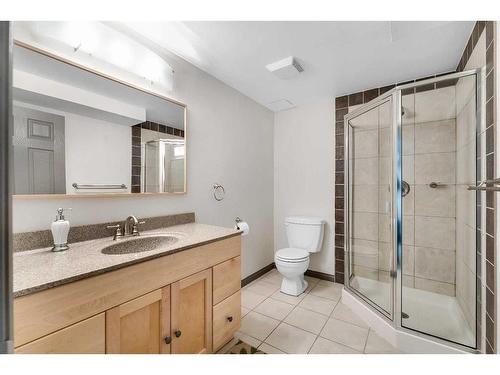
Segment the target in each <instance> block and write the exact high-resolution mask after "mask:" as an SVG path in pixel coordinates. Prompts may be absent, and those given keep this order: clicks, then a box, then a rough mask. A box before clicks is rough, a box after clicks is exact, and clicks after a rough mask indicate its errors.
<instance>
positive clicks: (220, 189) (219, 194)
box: [214, 183, 226, 202]
mask: <svg viewBox="0 0 500 375" xmlns="http://www.w3.org/2000/svg"><path fill="white" fill-rule="evenodd" d="M225 195H226V190H224V186H222V185H221V184H218V183H215V184H214V199H215V200H216V201H218V202H220V201H221V200H223V199H224V197H225Z"/></svg>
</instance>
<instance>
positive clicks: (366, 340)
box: [363, 327, 372, 354]
mask: <svg viewBox="0 0 500 375" xmlns="http://www.w3.org/2000/svg"><path fill="white" fill-rule="evenodd" d="M371 330H372V329H371V327H370V328H368V334H367V335H366V339H365V345H364V346H363V354H366V344H368V336H370V331H371Z"/></svg>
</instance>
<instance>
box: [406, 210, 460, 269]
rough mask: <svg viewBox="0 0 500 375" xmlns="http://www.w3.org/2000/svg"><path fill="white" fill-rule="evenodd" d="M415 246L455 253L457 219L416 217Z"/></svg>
mask: <svg viewBox="0 0 500 375" xmlns="http://www.w3.org/2000/svg"><path fill="white" fill-rule="evenodd" d="M415 246H421V247H431V248H435V249H442V250H451V251H455V218H446V217H430V216H415ZM453 268H455V266H454V265H453Z"/></svg>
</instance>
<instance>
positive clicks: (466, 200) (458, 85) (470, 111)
mask: <svg viewBox="0 0 500 375" xmlns="http://www.w3.org/2000/svg"><path fill="white" fill-rule="evenodd" d="M485 35H486V36H485ZM495 37H496V32H495V27H494V22H492V21H479V22H477V23H476V27H475V28H474V31H473V33H472V35H471V42H470V43H468V45H469V46H468V48H465V49H464V53H463V55H462V58H461V60H460V62H459V64H458V67H457V71H461V70H464V69H470V68H473V67H478V66H481V61H483V60H484V61H485V60H486V53H487V52H488V56H489V58H488V63H489V64H488V77H487V79H488V80H489V81H490V82H495V80H494V74H495V70H496V67H495V64H496V61H495V59H494V58H492V57H493V56H494V53H493V52H494V49H493V48H494V47H493V46H494V45H495V43H494V38H495ZM481 38H483V39H481ZM485 39H486V41H485V43H484V47H483V44H482V43H481V40H483V41H484V40H485ZM474 47H476V48H474ZM486 47H490V48H489V50H488V49H487V48H486ZM477 51H479V52H477ZM485 64H486V62H485ZM490 74H491V76H489V75H490ZM394 86H395V85H387V86H384V87H380V88H375V89H370V90H366V91H364V92H361V94H362V95H360V94H359V93H355V94H357V95H355V96H352V97H353V98H354V97H355V98H356V100H352V102H356V103H358V102H359V101H360V100H361V99H360V98H361V96H362V97H363V99H362V103H367V102H368V101H370V100H373V98H374V97H375V96H376V94H377V93H378V94H379V95H381V94H383V93H384V92H386V91H388V90H390V89H391V88H393V87H394ZM441 86H446V87H447V88H449V91H451V90H455V89H456V90H463V92H465V93H467V90H468V89H469V90H470V89H472V90H471V91H469V92H468V94H469V95H465V94H461V93H458V92H457V95H456V98H457V102H456V103H455V104H454V105H453V106H451V105H450V106H449V107H447V109H446V110H445V111H443V114H442V115H440V116H437V117H436V116H434V117H432V116H431V114H429V116H431V117H425V116H424V117H423V118H420V119H419V118H417V120H419V121H422V120H421V119H423V120H426V119H427V120H428V121H436V120H437V121H439V120H443V119H444V118H453V117H455V115H456V116H457V122H456V128H457V129H456V133H457V138H456V150H457V154H456V158H457V162H458V163H459V165H462V164H464V162H462V161H460V160H461V159H460V156H459V153H462V154H470V152H469V151H470V149H471V148H473V142H472V141H473V138H474V137H475V135H474V132H473V130H472V129H471V128H470V127H468V126H467V123H470V121H473V120H474V110H475V109H474V108H473V105H472V102H470V98H471V96H472V94H473V86H474V82H471V81H470V80H463V79H462V80H460V81H458V82H456V81H455V82H451V81H450V82H448V83H447V84H446V85H436V86H435V87H432V89H435V88H440V87H441ZM429 89H431V87H429ZM449 91H448V92H449ZM426 92H427V91H423V92H418V93H416V96H415V95H404V96H403V106H404V107H405V109H406V108H408V110H409V113H410V114H412V113H413V114H414V113H415V110H414V108H415V102H416V103H417V108H419V107H421V106H422V105H424V104H425V101H426V100H428V99H429V97H430V95H426ZM445 93H446V91H444V92H443V95H442V100H443V101H445V100H446V99H445V98H446V95H445ZM489 95H492V96H491V98H490V97H489ZM487 99H488V100H494V102H492V103H488V104H489V107H490V108H495V107H496V98H495V92H494V91H493V92H492V90H491V87H490V90H488V98H487ZM430 104H432V102H431V103H430ZM357 105H358V106H359V104H357ZM465 105H468V106H469V108H467V109H466V112H465V113H464V115H467V116H468V120H467V117H465V116H464V117H460V112H462V111H463V110H464V106H465ZM385 107H387V108H385ZM335 108H336V120H337V121H338V122H339V126H338V127H337V126H335V129H336V134H341V133H343V126H341V125H340V122H343V116H344V115H345V113H347V112H348V111H352V110H353V109H354V108H352V106H351V108H349V95H344V96H340V97H337V98H336V100H335ZM453 110H454V111H455V112H454V113H453ZM378 112H379V124H378V126H379V128H386V127H389V124H390V121H389V119H390V109H389V108H388V106H384V108H379V110H378ZM452 114H453V115H452ZM488 119H489V124H491V126H496V124H495V116H492V115H491V114H490V116H488ZM364 121H365V124H364V126H365V127H366V128H369V127H370V126H371V127H372V129H375V121H376V120H375V121H374V119H372V120H371V122H370V120H369V119H364ZM406 124H410V125H412V124H415V118H414V116H413V118H412V117H409V118H403V125H406ZM404 130H406V129H404ZM485 130H486V126H482V127H481V132H485ZM489 133H490V134H489V136H488V137H486V133H483V134H481V137H480V138H479V139H478V140H479V141H481V144H484V145H486V144H489V145H490V146H489V150H491V148H492V145H494V144H495V143H494V142H492V141H491V133H492V134H494V133H495V132H493V131H492V130H491V129H490V130H489ZM382 134H383V133H380V134H379V137H382ZM340 138H341V139H338V138H337V137H336V140H335V141H336V145H337V146H343V137H340ZM405 138H406V137H405ZM408 138H409V137H408ZM337 140H338V141H337ZM382 142H383V140H382V138H379V146H382V145H383V143H382ZM403 142H404V145H403V154H405V155H413V154H414V151H415V149H413V150H412V149H411V147H412V144H413V145H414V144H415V140H413V142H412V141H411V140H408V143H407V142H406V139H404V140H403ZM481 144H479V147H478V150H479V151H480V153H479V154H478V157H479V159H478V160H479V166H482V165H484V166H485V165H486V162H485V160H482V158H481V151H482V150H485V149H486V148H485V147H484V148H482V147H481ZM465 146H467V147H469V149H465V148H463V147H465ZM341 150H342V148H337V149H336V150H335V152H336V154H337V153H339V152H341ZM406 150H408V152H407V151H406ZM417 152H418V151H417ZM462 157H463V156H462ZM336 159H343V158H340V157H337V155H336ZM484 159H485V158H484ZM415 162H416V161H415ZM415 162H414V164H415ZM495 163H496V161H495ZM495 163H493V165H495ZM467 166H468V167H467V169H466V170H457V171H456V173H454V174H456V177H457V178H460V179H461V180H460V185H458V186H457V187H456V192H455V194H456V197H457V205H456V212H457V213H456V216H457V223H456V225H457V232H458V231H459V230H460V228H463V227H465V226H468V227H469V228H471V229H472V228H473V227H474V226H475V220H474V217H475V215H474V214H471V207H473V209H472V212H475V199H474V198H471V197H472V196H473V195H472V194H467V193H470V192H468V191H467V190H465V188H466V184H470V181H467V180H468V179H470V178H471V175H472V173H473V171H474V169H475V163H474V161H472V163H471V160H468V162H467ZM343 168H344V162H343V160H337V162H336V175H335V184H336V185H335V189H336V190H337V189H343V188H344V185H343V184H344V183H345V181H344V179H343V173H342V172H343V170H344V169H343ZM406 170H407V171H406V173H405V176H409V177H412V176H414V174H415V172H414V171H413V170H412V169H411V168H410V167H408V166H406ZM379 172H383V171H382V170H381V171H379ZM477 177H478V179H480V178H481V177H482V174H481V173H479V175H478V176H477ZM472 178H473V179H474V178H475V176H474V177H472ZM379 179H380V173H379ZM438 182H442V181H438ZM417 184H418V183H417ZM421 185H425V183H423V184H421ZM416 189H417V188H416V187H415V188H414V187H413V186H412V190H416ZM480 196H483V197H484V198H485V197H486V195H485V194H482V195H481V194H480ZM416 198H417V196H415V199H416ZM491 201H492V200H491V199H490V202H491ZM483 202H486V199H483ZM335 207H336V209H339V210H340V209H344V207H345V204H344V201H343V197H341V196H338V195H337V198H336V199H335ZM479 207H481V206H479ZM493 209H495V210H496V207H493ZM379 210H380V202H379ZM344 216H345V215H343V216H341V215H336V222H337V223H336V227H338V228H343V220H344ZM483 216H484V217H483V220H481V221H480V222H479V225H481V224H482V225H486V216H485V215H483ZM459 217H460V220H459ZM490 220H491V219H490ZM337 224H338V226H337ZM494 225H495V226H496V223H494ZM414 226H416V223H415V224H414ZM459 226H460V227H459ZM462 226H463V227H462ZM405 227H407V225H405ZM342 233H343V231H342ZM342 233H336V234H335V246H336V248H335V259H336V263H338V264H340V265H341V266H340V267H335V270H336V271H335V278H336V281H337V282H340V283H343V282H344V279H345V277H344V269H343V264H344V236H343V234H342ZM479 233H480V232H479ZM468 235H469V234H468ZM479 238H481V237H479ZM486 239H487V240H486ZM416 241H418V239H416ZM495 241H496V239H495V238H493V237H490V236H488V235H486V234H483V242H484V244H483V246H482V248H483V249H487V250H486V251H488V249H489V252H488V254H489V259H493V263H491V265H492V266H496V262H495V260H496V258H497V257H496V256H495ZM467 242H469V241H467ZM478 244H480V241H479V242H478ZM457 245H458V243H457ZM468 246H469V245H468ZM468 246H467V247H468ZM424 247H425V246H424ZM476 248H477V250H478V254H479V255H478V259H479V262H481V254H484V253H485V252H483V253H481V246H479V245H476ZM403 251H405V250H403ZM456 251H457V253H456V257H457V258H458V257H459V256H461V257H462V259H463V261H462V262H460V261H458V260H457V268H456V273H457V277H456V278H457V281H456V282H457V286H456V289H457V299H458V301H459V303H460V304H461V305H462V306H463V307H464V314H465V316H466V317H467V322H468V323H470V325H471V326H472V325H474V320H475V318H474V315H475V309H474V308H473V307H471V306H472V305H473V304H474V299H475V285H474V284H475V283H474V281H473V280H474V279H475V278H476V276H475V272H473V270H471V269H469V266H470V264H467V265H466V262H467V263H471V262H470V259H471V256H470V253H467V249H466V248H465V246H463V247H461V248H460V249H459V248H458V246H457V249H456ZM450 252H451V253H453V252H452V251H450ZM459 254H461V255H459ZM382 256H383V255H382ZM380 258H381V253H380V252H379V263H380ZM466 259H469V260H466ZM459 265H460V266H459ZM359 267H360V268H358V269H357V270H356V271H358V272H360V273H363V274H364V275H367V276H370V277H371V278H376V277H378V278H379V280H386V281H387V282H390V276H389V274H388V272H387V271H383V270H381V271H379V272H378V275H376V272H374V271H373V270H370V269H367V268H363V267H362V266H359ZM480 268H481V267H480ZM480 271H481V270H479V273H478V274H479V275H484V274H485V272H482V273H481V272H480ZM462 274H465V275H466V276H461V275H462ZM459 275H460V280H458V277H459ZM384 278H385V279H384ZM471 281H472V282H471ZM403 283H404V285H406V286H410V287H415V288H420V289H425V290H429V291H432V292H437V293H442V294H447V295H452V296H453V295H454V294H455V285H454V284H452V283H446V282H440V281H435V280H430V279H424V278H420V277H413V276H410V275H404V277H403ZM479 284H480V285H481V282H480V283H479ZM483 284H485V281H484V283H483ZM471 285H474V287H471ZM495 292H496V291H494V290H489V289H488V296H489V297H488V298H481V294H479V295H477V299H478V301H479V305H478V306H479V307H480V310H479V312H480V313H481V314H482V316H483V321H484V323H481V319H478V320H477V321H476V323H477V326H478V327H479V331H481V329H482V330H483V335H482V336H483V337H482V338H481V339H480V340H479V342H480V343H481V342H484V343H485V344H484V346H482V347H481V350H482V351H483V352H493V351H494V350H495V348H496V342H495V341H496V338H495V335H494V334H492V332H494V330H495V324H496V323H495V320H496V316H495V315H496V306H495V299H494V298H492V296H494V293H495ZM481 301H483V302H482V303H484V305H485V306H484V307H482V306H481ZM486 308H487V309H488V311H489V313H490V314H492V315H493V316H491V315H488V316H487V318H488V320H486V318H484V316H485V311H486ZM486 333H488V334H486Z"/></svg>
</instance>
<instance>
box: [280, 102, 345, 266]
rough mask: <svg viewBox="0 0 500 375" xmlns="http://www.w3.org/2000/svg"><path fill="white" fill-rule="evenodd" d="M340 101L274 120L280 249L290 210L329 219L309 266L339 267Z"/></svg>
mask: <svg viewBox="0 0 500 375" xmlns="http://www.w3.org/2000/svg"><path fill="white" fill-rule="evenodd" d="M333 122H334V103H333V101H332V100H330V99H326V100H320V101H317V102H315V103H313V104H309V105H303V106H300V107H298V108H294V109H290V110H288V111H283V112H279V113H276V115H275V121H274V132H275V135H276V136H275V137H274V176H275V177H274V178H275V180H274V228H275V229H274V230H275V246H274V248H275V250H278V249H280V248H283V247H286V246H287V238H286V232H285V225H284V220H285V217H286V216H293V215H305V216H316V217H321V218H322V219H324V220H325V221H326V226H325V236H324V240H323V247H322V250H321V252H319V253H315V254H311V257H310V261H311V263H310V265H309V269H310V270H314V271H320V272H324V273H328V274H331V275H332V274H333V273H334V247H333V225H334V218H333V214H334V213H333V207H334V203H333V199H334V191H333V186H334V168H335V166H334V155H333V142H332V137H333V127H332V124H333Z"/></svg>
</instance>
